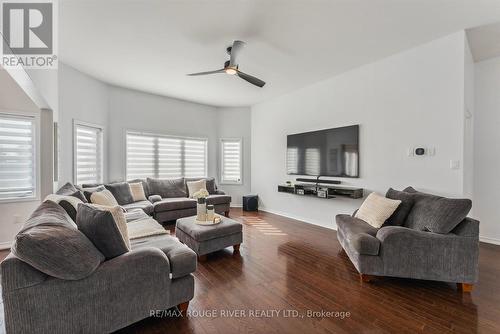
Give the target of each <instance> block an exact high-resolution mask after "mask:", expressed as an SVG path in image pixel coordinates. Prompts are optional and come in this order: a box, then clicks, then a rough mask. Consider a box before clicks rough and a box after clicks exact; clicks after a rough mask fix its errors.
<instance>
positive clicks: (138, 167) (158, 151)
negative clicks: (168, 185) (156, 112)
mask: <svg viewBox="0 0 500 334" xmlns="http://www.w3.org/2000/svg"><path fill="white" fill-rule="evenodd" d="M126 137H127V138H126V141H127V144H126V146H127V162H126V164H127V180H131V179H138V178H146V177H154V178H175V177H181V176H184V177H206V176H207V140H206V139H193V138H179V137H170V136H163V135H154V134H147V133H140V132H132V131H129V132H127V135H126Z"/></svg>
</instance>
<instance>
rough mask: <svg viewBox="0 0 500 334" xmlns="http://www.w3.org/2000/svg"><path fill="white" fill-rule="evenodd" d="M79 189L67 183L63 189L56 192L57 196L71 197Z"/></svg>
mask: <svg viewBox="0 0 500 334" xmlns="http://www.w3.org/2000/svg"><path fill="white" fill-rule="evenodd" d="M77 190H78V189H77V188H76V187H75V185H74V184H73V183H71V182H66V183H65V184H64V185H63V186H62V187H61V188H59V189H58V190H57V191H56V195H71V194H72V193H74V192H75V191H77Z"/></svg>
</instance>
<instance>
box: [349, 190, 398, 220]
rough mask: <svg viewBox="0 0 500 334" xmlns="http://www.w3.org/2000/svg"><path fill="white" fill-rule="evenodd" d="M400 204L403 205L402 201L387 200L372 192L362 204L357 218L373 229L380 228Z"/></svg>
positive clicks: (356, 215)
mask: <svg viewBox="0 0 500 334" xmlns="http://www.w3.org/2000/svg"><path fill="white" fill-rule="evenodd" d="M399 204H401V201H400V200H393V199H389V198H385V197H384V196H381V195H379V194H377V193H375V192H372V193H371V194H370V195H368V197H367V198H366V199H365V201H364V202H363V204H361V207H360V208H359V209H358V212H356V214H355V217H356V218H359V219H362V220H364V221H365V222H367V223H368V224H370V225H372V226H373V227H376V228H379V227H381V226H382V225H383V224H384V223H385V221H386V220H387V219H388V218H389V217H390V216H391V215H392V214H393V213H394V211H396V209H397V208H398V206H399Z"/></svg>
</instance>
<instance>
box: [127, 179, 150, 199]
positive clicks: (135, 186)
mask: <svg viewBox="0 0 500 334" xmlns="http://www.w3.org/2000/svg"><path fill="white" fill-rule="evenodd" d="M128 185H129V188H130V193H131V194H132V199H133V200H134V202H139V201H147V198H146V193H145V192H144V186H143V185H142V182H137V183H129V184H128Z"/></svg>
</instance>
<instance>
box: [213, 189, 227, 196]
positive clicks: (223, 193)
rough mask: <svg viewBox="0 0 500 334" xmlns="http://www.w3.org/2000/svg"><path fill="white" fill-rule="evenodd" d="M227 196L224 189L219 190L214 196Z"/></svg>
mask: <svg viewBox="0 0 500 334" xmlns="http://www.w3.org/2000/svg"><path fill="white" fill-rule="evenodd" d="M225 194H226V192H225V191H224V190H222V189H217V190H216V191H215V193H214V195H225Z"/></svg>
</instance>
